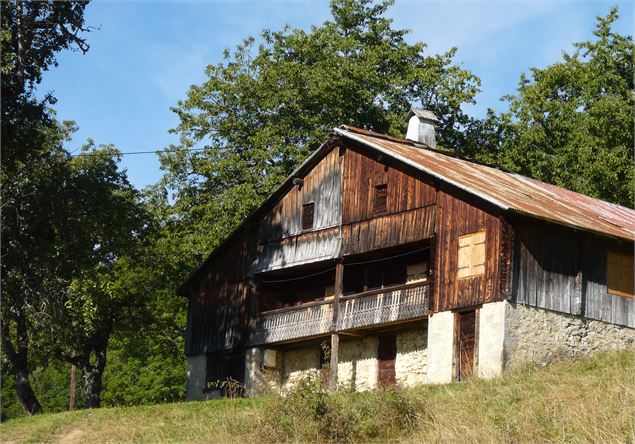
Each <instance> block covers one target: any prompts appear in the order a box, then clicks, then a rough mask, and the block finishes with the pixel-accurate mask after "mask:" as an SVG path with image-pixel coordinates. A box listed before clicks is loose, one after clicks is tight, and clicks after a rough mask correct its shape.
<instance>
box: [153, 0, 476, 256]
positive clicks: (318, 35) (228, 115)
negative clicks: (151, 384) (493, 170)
mask: <svg viewBox="0 0 635 444" xmlns="http://www.w3.org/2000/svg"><path fill="white" fill-rule="evenodd" d="M391 3H392V2H391V1H383V2H380V3H374V2H372V1H370V0H333V1H332V2H331V14H332V19H331V20H328V21H326V22H324V23H323V24H321V25H319V26H314V27H312V28H311V30H310V31H308V32H306V31H303V30H300V29H294V28H291V27H285V28H284V29H283V30H281V31H270V30H265V31H263V32H262V43H260V44H259V45H258V46H256V44H255V40H254V39H253V38H247V39H245V41H244V42H243V43H242V44H241V45H239V46H238V47H237V48H236V49H235V50H234V51H233V52H231V53H230V51H226V53H225V60H224V61H223V62H222V63H219V64H217V65H210V66H208V67H207V71H206V73H207V76H208V79H207V80H206V81H205V82H204V83H203V84H201V85H198V86H192V87H191V88H190V90H189V92H188V94H187V98H186V99H185V100H184V101H182V102H179V104H178V106H177V107H176V108H175V109H174V111H175V112H176V113H177V115H178V116H179V119H180V124H179V125H178V127H177V128H175V129H174V130H173V131H174V132H175V133H177V134H179V135H180V144H179V145H178V146H173V147H171V149H170V150H169V153H167V154H165V155H164V156H163V157H162V163H163V168H164V169H165V170H166V171H167V174H166V176H165V178H164V181H163V185H164V186H165V187H166V188H167V189H169V190H170V191H172V192H174V194H175V198H176V202H175V205H174V207H173V211H174V213H175V214H177V215H178V218H179V224H178V229H179V230H181V236H180V239H181V242H182V243H185V244H187V246H185V247H184V248H186V249H188V254H194V253H196V252H207V251H209V249H210V248H211V247H212V246H213V245H214V244H215V243H216V242H218V240H219V239H221V238H222V237H224V235H226V234H227V232H228V231H229V230H230V229H231V228H232V227H234V226H236V225H237V224H238V223H239V222H240V221H242V220H243V218H244V217H245V215H246V214H247V213H248V212H249V211H250V210H252V209H253V208H254V207H255V206H256V205H257V204H258V203H260V202H261V201H262V199H263V198H264V197H265V196H266V195H267V194H268V193H269V192H271V190H272V189H273V188H274V187H275V186H276V185H277V184H279V183H280V182H281V181H282V180H283V178H284V177H286V176H287V175H288V174H289V173H290V172H291V171H292V170H293V169H294V168H295V167H296V166H297V165H298V164H299V163H300V162H301V161H302V160H304V159H305V158H306V157H307V156H308V155H309V154H310V153H311V152H312V151H314V150H315V149H316V148H317V147H318V146H319V144H320V143H322V142H323V141H324V140H326V138H327V136H328V135H329V133H330V132H331V131H332V129H333V127H335V126H339V125H341V124H354V125H357V126H360V127H364V128H368V129H372V130H376V131H381V132H384V133H388V134H393V135H403V134H404V133H405V118H406V115H407V113H408V111H409V109H410V107H411V104H412V103H420V104H421V105H422V106H423V107H425V108H428V109H431V110H433V111H434V112H435V113H436V114H437V115H438V116H439V118H440V119H441V124H440V127H439V142H440V144H441V145H444V146H445V147H446V148H454V147H455V145H457V144H459V143H462V142H461V140H462V139H461V132H460V130H461V129H462V128H463V127H464V126H466V125H469V123H470V122H469V119H468V118H467V116H466V115H465V114H464V113H463V112H462V111H461V105H462V104H463V103H469V102H473V100H474V96H475V94H476V93H477V92H478V85H479V79H478V78H477V77H475V76H474V75H472V74H471V73H469V72H468V71H466V70H464V69H462V68H461V67H460V66H458V65H456V64H454V63H453V57H454V54H455V51H454V50H451V51H449V52H447V53H445V54H441V55H426V54H425V44H423V43H415V44H409V43H408V42H406V40H405V36H406V34H407V31H405V30H397V29H394V28H393V27H392V21H391V20H390V19H389V18H387V17H386V16H385V13H386V10H387V9H388V7H389V6H390V4H391ZM194 147H196V148H202V149H203V150H202V151H200V152H191V151H190V152H188V151H187V150H188V149H190V148H194ZM190 257H191V256H190Z"/></svg>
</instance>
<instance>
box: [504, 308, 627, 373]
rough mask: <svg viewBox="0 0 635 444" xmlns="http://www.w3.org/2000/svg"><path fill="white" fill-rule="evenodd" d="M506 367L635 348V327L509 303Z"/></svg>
mask: <svg viewBox="0 0 635 444" xmlns="http://www.w3.org/2000/svg"><path fill="white" fill-rule="evenodd" d="M506 304H507V309H506V312H505V342H504V358H503V361H504V368H505V370H508V369H513V368H516V367H518V366H520V365H522V364H523V363H525V362H535V363H538V364H540V365H546V364H548V363H550V362H552V361H556V360H560V359H566V358H572V357H577V356H581V355H587V354H591V353H595V352H599V351H606V350H614V349H634V350H635V329H633V328H629V327H622V326H619V325H614V324H608V323H606V322H602V321H595V320H591V319H587V318H581V317H576V316H571V315H568V314H564V313H558V312H554V311H549V310H545V309H542V308H535V307H530V306H527V305H522V304H515V303H506Z"/></svg>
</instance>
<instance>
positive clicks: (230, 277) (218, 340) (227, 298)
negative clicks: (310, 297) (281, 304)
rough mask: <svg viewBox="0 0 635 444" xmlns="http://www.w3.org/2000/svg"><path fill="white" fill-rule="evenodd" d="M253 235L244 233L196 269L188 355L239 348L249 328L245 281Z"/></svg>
mask: <svg viewBox="0 0 635 444" xmlns="http://www.w3.org/2000/svg"><path fill="white" fill-rule="evenodd" d="M255 246H256V242H255V236H253V235H249V234H248V233H246V234H245V235H244V236H243V237H242V238H240V239H239V240H238V241H236V242H234V243H233V244H232V245H231V246H230V247H228V248H227V250H226V251H223V252H221V254H219V257H217V258H216V260H215V261H214V262H212V263H208V264H206V265H205V267H204V268H203V269H201V270H199V272H198V274H197V278H196V279H194V280H193V281H192V283H191V285H190V289H189V294H190V297H189V302H188V321H187V330H186V335H185V350H186V354H187V355H198V354H201V353H210V352H214V351H219V350H224V349H231V348H235V347H238V346H240V345H241V344H242V342H243V340H244V339H245V338H246V334H247V332H248V326H249V307H250V302H251V301H250V288H249V282H248V280H247V279H246V276H247V274H248V270H249V267H250V266H251V263H252V261H253V258H254V250H255Z"/></svg>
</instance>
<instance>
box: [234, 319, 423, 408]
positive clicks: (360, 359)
mask: <svg viewBox="0 0 635 444" xmlns="http://www.w3.org/2000/svg"><path fill="white" fill-rule="evenodd" d="M427 342H428V340H427V329H426V327H425V325H422V326H421V327H420V328H415V329H412V328H410V329H406V330H403V331H400V332H398V333H397V335H396V345H397V356H396V359H395V374H396V379H397V383H398V384H399V385H403V386H413V385H416V384H423V383H425V382H426V373H427V359H428V356H427ZM378 343H379V340H378V338H377V336H366V337H363V338H355V339H350V338H346V337H345V336H342V337H340V347H339V349H340V356H339V364H338V389H339V390H354V391H366V390H372V389H374V388H376V387H377V365H378V362H377V347H378ZM246 353H247V354H246V359H245V385H246V388H247V391H248V393H249V394H250V395H251V396H258V395H263V394H267V393H280V394H285V393H288V392H290V391H292V390H293V389H294V388H295V387H296V386H297V384H298V383H299V382H300V381H302V380H303V379H305V378H308V377H313V378H317V377H321V376H322V375H323V372H324V371H325V370H322V369H320V348H319V346H318V345H317V344H315V345H311V346H305V347H297V348H289V349H281V350H278V365H277V366H276V367H277V368H276V369H275V370H266V369H262V368H261V366H260V363H261V361H262V357H261V353H262V351H261V350H260V349H257V348H255V349H250V350H248V351H247V352H246Z"/></svg>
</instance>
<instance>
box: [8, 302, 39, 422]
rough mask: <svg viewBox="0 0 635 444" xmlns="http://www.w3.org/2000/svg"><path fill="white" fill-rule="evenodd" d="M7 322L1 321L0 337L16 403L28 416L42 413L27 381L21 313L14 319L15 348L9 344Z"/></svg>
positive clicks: (26, 351)
mask: <svg viewBox="0 0 635 444" xmlns="http://www.w3.org/2000/svg"><path fill="white" fill-rule="evenodd" d="M7 321H8V319H6V318H5V319H4V320H3V321H2V327H1V328H0V336H2V347H3V349H4V354H5V356H6V357H7V358H8V359H9V362H10V363H11V367H12V369H13V375H14V377H15V388H16V394H17V397H18V401H19V402H20V405H22V408H23V409H24V411H25V413H27V414H28V415H35V414H38V413H42V406H41V405H40V403H39V401H38V400H37V397H36V396H35V392H34V391H33V388H32V387H31V381H30V380H29V367H28V365H27V354H28V350H29V341H28V336H27V328H26V319H25V318H24V315H23V313H19V314H18V315H17V316H16V317H15V321H16V346H15V347H14V345H13V343H12V342H11V338H10V336H9V326H8V325H7ZM16 348H17V350H16Z"/></svg>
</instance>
